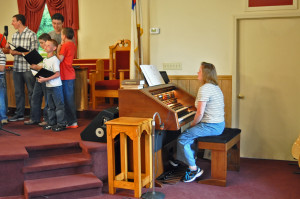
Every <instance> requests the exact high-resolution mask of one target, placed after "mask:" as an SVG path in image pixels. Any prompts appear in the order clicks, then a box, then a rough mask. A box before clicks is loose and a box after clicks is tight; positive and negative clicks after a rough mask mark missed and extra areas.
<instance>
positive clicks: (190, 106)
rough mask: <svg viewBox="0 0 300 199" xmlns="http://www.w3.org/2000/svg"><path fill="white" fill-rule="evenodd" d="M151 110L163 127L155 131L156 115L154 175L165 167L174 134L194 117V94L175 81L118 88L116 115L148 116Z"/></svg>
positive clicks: (172, 152)
mask: <svg viewBox="0 0 300 199" xmlns="http://www.w3.org/2000/svg"><path fill="white" fill-rule="evenodd" d="M155 112H158V113H159V115H160V117H161V121H162V123H163V124H164V127H163V130H160V131H158V130H159V129H160V126H159V121H158V119H157V117H156V122H155V124H156V127H155V129H156V132H155V134H156V135H155V144H156V147H155V152H156V156H155V158H156V162H157V165H156V177H158V176H159V175H161V174H162V173H163V172H164V171H165V170H167V168H168V166H169V165H168V160H169V158H170V156H171V155H173V154H174V153H175V152H176V140H177V137H178V136H179V135H180V133H182V132H183V131H184V130H185V129H186V128H187V127H189V125H190V123H191V122H192V121H193V119H194V116H195V114H196V107H195V97H194V96H192V95H191V94H189V93H187V92H186V91H184V90H183V89H181V88H179V87H178V86H176V85H175V84H163V85H158V86H152V87H147V88H143V89H119V116H120V117H141V118H152V117H153V115H154V113H155ZM141 144H142V145H143V142H142V143H141ZM129 151H130V149H129ZM129 162H130V161H129ZM142 169H143V165H142Z"/></svg>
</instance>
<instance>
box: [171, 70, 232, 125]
mask: <svg viewBox="0 0 300 199" xmlns="http://www.w3.org/2000/svg"><path fill="white" fill-rule="evenodd" d="M169 79H170V81H171V82H172V83H174V84H177V85H178V86H179V87H180V88H182V89H184V90H185V91H187V92H189V93H190V94H191V95H193V96H195V97H196V95H197V92H198V89H199V86H200V83H199V80H198V79H197V76H196V75H170V76H169ZM218 83H219V86H220V88H221V90H222V92H223V95H224V103H225V123H226V127H231V115H232V113H231V110H232V76H231V75H219V76H218Z"/></svg>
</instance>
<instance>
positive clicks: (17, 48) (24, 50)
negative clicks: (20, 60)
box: [8, 42, 29, 53]
mask: <svg viewBox="0 0 300 199" xmlns="http://www.w3.org/2000/svg"><path fill="white" fill-rule="evenodd" d="M8 44H9V45H10V46H11V47H14V49H13V50H15V51H18V52H21V53H23V52H29V50H27V49H25V48H23V47H21V46H18V47H16V46H15V45H14V44H12V43H9V42H8Z"/></svg>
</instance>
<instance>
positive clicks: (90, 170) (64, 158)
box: [0, 112, 107, 198]
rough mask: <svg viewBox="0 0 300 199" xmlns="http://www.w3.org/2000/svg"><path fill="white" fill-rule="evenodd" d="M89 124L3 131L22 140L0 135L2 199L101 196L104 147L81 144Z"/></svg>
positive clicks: (15, 125)
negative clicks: (4, 198)
mask: <svg viewBox="0 0 300 199" xmlns="http://www.w3.org/2000/svg"><path fill="white" fill-rule="evenodd" d="M97 113H98V112H97ZM97 113H96V114H97ZM93 114H94V115H95V113H89V115H90V116H93ZM25 119H28V118H25ZM92 119H93V118H88V119H78V124H79V128H77V129H66V130H65V131H61V132H54V131H52V130H43V128H42V127H39V126H37V125H24V121H17V122H9V123H8V124H7V125H4V126H3V129H6V130H9V131H12V132H15V133H18V134H20V136H16V135H13V134H10V133H7V132H5V131H3V130H0V198H1V197H6V196H18V195H24V198H27V197H28V198H39V197H48V198H61V197H63V196H66V195H68V197H71V198H72V195H73V196H76V198H77V197H88V196H95V195H99V194H101V193H102V187H103V182H102V181H106V180H107V152H106V143H98V142H86V141H82V140H81V138H80V133H81V132H82V131H83V130H84V129H85V127H86V126H87V125H88V124H89V123H90V122H91V120H92ZM99 179H100V180H99ZM73 198H75V197H73Z"/></svg>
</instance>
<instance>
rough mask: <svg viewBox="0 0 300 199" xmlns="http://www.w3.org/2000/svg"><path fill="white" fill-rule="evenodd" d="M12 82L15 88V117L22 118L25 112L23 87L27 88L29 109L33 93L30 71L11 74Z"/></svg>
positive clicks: (32, 79) (33, 81) (33, 79)
mask: <svg viewBox="0 0 300 199" xmlns="http://www.w3.org/2000/svg"><path fill="white" fill-rule="evenodd" d="M13 80H14V86H15V97H16V112H15V115H18V116H23V115H24V111H25V91H24V90H25V85H24V84H26V86H27V92H28V98H29V105H30V107H31V97H32V93H33V88H34V83H35V77H34V76H33V75H32V73H31V71H27V72H15V71H14V72H13Z"/></svg>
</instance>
